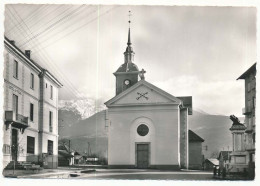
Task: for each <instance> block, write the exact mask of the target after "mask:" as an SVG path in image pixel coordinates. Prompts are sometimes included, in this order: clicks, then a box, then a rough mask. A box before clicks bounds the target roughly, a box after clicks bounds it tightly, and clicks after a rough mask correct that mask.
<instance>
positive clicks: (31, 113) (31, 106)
mask: <svg viewBox="0 0 260 186" xmlns="http://www.w3.org/2000/svg"><path fill="white" fill-rule="evenodd" d="M30 120H31V121H33V104H32V103H31V104H30Z"/></svg>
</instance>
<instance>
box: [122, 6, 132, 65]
mask: <svg viewBox="0 0 260 186" xmlns="http://www.w3.org/2000/svg"><path fill="white" fill-rule="evenodd" d="M130 16H131V11H129V21H128V23H129V29H128V41H127V47H126V51H125V52H124V55H125V63H132V62H133V61H134V54H135V53H134V51H133V48H132V46H131V45H132V43H131V35H130V23H131V21H130Z"/></svg>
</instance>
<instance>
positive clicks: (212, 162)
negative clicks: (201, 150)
mask: <svg viewBox="0 0 260 186" xmlns="http://www.w3.org/2000/svg"><path fill="white" fill-rule="evenodd" d="M218 166H219V161H218V159H216V158H209V159H205V161H204V170H213V169H214V168H215V167H218Z"/></svg>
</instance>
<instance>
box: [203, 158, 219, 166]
mask: <svg viewBox="0 0 260 186" xmlns="http://www.w3.org/2000/svg"><path fill="white" fill-rule="evenodd" d="M205 161H209V162H210V163H212V164H213V165H219V161H218V159H216V158H209V159H206V160H205Z"/></svg>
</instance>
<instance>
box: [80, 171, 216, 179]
mask: <svg viewBox="0 0 260 186" xmlns="http://www.w3.org/2000/svg"><path fill="white" fill-rule="evenodd" d="M75 178H76V179H91V180H96V179H99V180H100V179H113V180H114V179H119V180H126V179H127V180H214V179H213V173H212V172H204V171H158V170H134V169H129V170H127V169H121V170H119V169H107V170H97V171H96V172H94V173H90V174H89V173H88V174H80V176H78V177H75Z"/></svg>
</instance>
